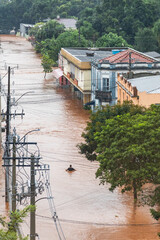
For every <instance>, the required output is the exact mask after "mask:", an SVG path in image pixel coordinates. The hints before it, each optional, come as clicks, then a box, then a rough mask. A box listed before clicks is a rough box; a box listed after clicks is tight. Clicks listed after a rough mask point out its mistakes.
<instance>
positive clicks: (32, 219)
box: [30, 155, 36, 240]
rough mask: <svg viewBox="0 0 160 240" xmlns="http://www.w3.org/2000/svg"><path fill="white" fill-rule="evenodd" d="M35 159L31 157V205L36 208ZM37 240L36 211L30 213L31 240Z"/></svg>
mask: <svg viewBox="0 0 160 240" xmlns="http://www.w3.org/2000/svg"><path fill="white" fill-rule="evenodd" d="M34 161H35V158H34V156H33V155H32V156H31V196H30V204H31V205H32V206H35V166H34ZM35 239H36V213H35V210H34V211H31V213H30V240H35Z"/></svg>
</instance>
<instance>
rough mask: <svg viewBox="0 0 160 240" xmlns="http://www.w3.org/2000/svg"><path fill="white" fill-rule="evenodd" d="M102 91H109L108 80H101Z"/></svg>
mask: <svg viewBox="0 0 160 240" xmlns="http://www.w3.org/2000/svg"><path fill="white" fill-rule="evenodd" d="M102 88H103V91H109V78H103V87H102Z"/></svg>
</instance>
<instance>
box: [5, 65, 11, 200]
mask: <svg viewBox="0 0 160 240" xmlns="http://www.w3.org/2000/svg"><path fill="white" fill-rule="evenodd" d="M10 75H11V68H10V67H8V93H7V112H6V155H7V157H8V158H9V157H10V149H9V136H10V98H11V96H10ZM9 161H10V160H8V165H9ZM8 189H9V167H6V173H5V201H6V202H9V194H8V192H9V191H8Z"/></svg>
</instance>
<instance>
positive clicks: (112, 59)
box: [99, 49, 156, 64]
mask: <svg viewBox="0 0 160 240" xmlns="http://www.w3.org/2000/svg"><path fill="white" fill-rule="evenodd" d="M130 57H131V63H135V62H143V63H153V62H156V60H154V59H153V58H151V57H149V56H146V55H144V54H143V53H140V52H137V51H134V50H132V49H127V50H124V51H121V52H119V53H117V54H114V55H112V56H109V57H107V58H104V59H101V60H100V61H99V62H100V63H103V61H108V62H109V63H112V64H114V63H129V61H130V60H129V58H130Z"/></svg>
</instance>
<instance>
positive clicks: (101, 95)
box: [95, 90, 112, 102]
mask: <svg viewBox="0 0 160 240" xmlns="http://www.w3.org/2000/svg"><path fill="white" fill-rule="evenodd" d="M95 98H96V99H99V100H100V101H101V102H111V101H112V92H111V91H108V92H105V91H98V90H97V91H95Z"/></svg>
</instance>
